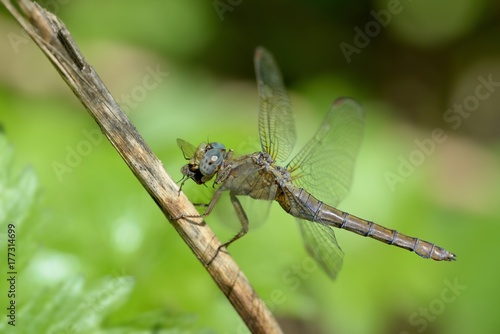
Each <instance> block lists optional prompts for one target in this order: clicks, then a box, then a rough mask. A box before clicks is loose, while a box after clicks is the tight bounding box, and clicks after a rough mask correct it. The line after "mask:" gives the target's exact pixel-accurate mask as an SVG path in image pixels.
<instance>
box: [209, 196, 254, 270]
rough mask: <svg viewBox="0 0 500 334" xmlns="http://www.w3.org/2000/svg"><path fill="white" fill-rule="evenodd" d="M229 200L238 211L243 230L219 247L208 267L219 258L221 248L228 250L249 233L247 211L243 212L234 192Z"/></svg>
mask: <svg viewBox="0 0 500 334" xmlns="http://www.w3.org/2000/svg"><path fill="white" fill-rule="evenodd" d="M229 198H230V199H231V203H232V204H233V207H234V210H235V211H236V215H237V216H238V219H239V220H240V223H241V230H240V231H239V232H238V233H237V234H236V235H235V236H234V237H232V238H231V239H230V240H229V241H227V242H225V243H223V244H222V245H220V246H219V247H217V251H216V252H215V255H214V256H213V257H212V259H211V260H210V261H208V263H207V266H208V265H210V263H212V261H213V260H214V259H215V258H216V257H217V255H218V254H219V251H220V250H221V248H223V247H226V248H227V247H228V246H229V245H230V244H232V243H233V242H235V241H236V240H238V239H240V238H241V237H243V236H244V235H245V234H247V232H248V217H247V215H246V213H245V210H243V206H241V203H240V201H239V199H238V198H237V197H236V195H235V194H234V193H233V192H232V191H230V192H229Z"/></svg>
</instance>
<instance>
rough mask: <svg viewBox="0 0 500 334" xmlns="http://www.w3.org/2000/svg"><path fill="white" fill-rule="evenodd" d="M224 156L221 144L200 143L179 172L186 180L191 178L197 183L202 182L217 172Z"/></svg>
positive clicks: (223, 148)
mask: <svg viewBox="0 0 500 334" xmlns="http://www.w3.org/2000/svg"><path fill="white" fill-rule="evenodd" d="M225 158H226V147H225V146H224V145H223V144H221V143H217V142H213V143H208V144H207V143H201V144H200V146H198V148H197V149H196V152H195V153H194V155H193V156H192V157H191V159H189V163H188V164H187V165H184V166H182V168H181V173H182V175H184V178H185V179H186V180H187V179H192V180H193V181H194V182H196V183H197V184H204V183H206V182H208V181H210V180H211V179H212V178H213V177H214V175H215V174H217V172H218V171H219V169H220V167H221V165H222V163H223V162H224V160H225ZM183 183H184V182H183Z"/></svg>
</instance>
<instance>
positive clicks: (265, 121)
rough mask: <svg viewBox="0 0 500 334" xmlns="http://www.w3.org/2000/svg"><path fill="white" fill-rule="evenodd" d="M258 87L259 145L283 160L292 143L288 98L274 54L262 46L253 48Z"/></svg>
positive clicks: (272, 155) (292, 134)
mask: <svg viewBox="0 0 500 334" xmlns="http://www.w3.org/2000/svg"><path fill="white" fill-rule="evenodd" d="M255 72H256V75H257V85H258V90H259V136H260V144H261V146H262V149H263V150H264V151H265V152H267V153H269V154H270V155H271V157H272V158H273V159H275V160H278V161H285V160H286V159H287V158H288V156H289V155H290V153H291V152H292V149H293V146H294V145H295V138H296V135H295V125H294V123H293V117H292V110H291V107H290V100H289V99H288V94H287V92H286V90H285V86H284V85H283V80H282V78H281V73H280V71H279V69H278V66H277V65H276V62H275V60H274V58H273V56H272V55H271V54H270V53H269V52H268V51H267V50H266V49H264V48H262V47H259V48H257V50H256V52H255Z"/></svg>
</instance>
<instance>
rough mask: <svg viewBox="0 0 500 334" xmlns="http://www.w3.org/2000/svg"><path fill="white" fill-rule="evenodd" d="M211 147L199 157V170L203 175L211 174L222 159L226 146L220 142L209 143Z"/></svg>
mask: <svg viewBox="0 0 500 334" xmlns="http://www.w3.org/2000/svg"><path fill="white" fill-rule="evenodd" d="M210 145H212V148H211V149H210V150H208V151H207V152H206V153H205V154H204V155H203V158H202V159H201V162H200V171H201V173H202V174H203V175H205V176H210V177H211V176H212V175H213V174H215V172H216V171H217V168H218V167H219V166H220V164H221V163H222V161H223V160H224V152H225V151H226V148H225V147H224V145H222V144H220V143H211V144H210Z"/></svg>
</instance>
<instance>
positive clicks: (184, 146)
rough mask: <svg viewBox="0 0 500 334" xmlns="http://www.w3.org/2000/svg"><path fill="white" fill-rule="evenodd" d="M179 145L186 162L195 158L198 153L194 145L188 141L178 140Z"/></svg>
mask: <svg viewBox="0 0 500 334" xmlns="http://www.w3.org/2000/svg"><path fill="white" fill-rule="evenodd" d="M177 145H178V146H179V148H180V149H181V151H182V154H183V155H184V158H185V159H186V160H189V159H191V158H192V157H194V154H195V152H196V147H194V146H193V145H192V144H190V143H188V142H187V141H185V140H183V139H180V138H177Z"/></svg>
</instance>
